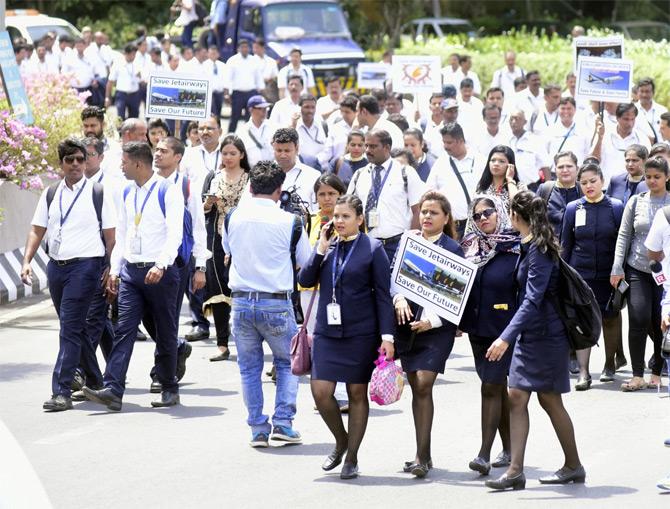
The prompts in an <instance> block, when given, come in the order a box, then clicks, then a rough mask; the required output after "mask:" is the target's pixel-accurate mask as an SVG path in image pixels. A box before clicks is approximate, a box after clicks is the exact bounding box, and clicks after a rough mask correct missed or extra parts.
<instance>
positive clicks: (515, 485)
mask: <svg viewBox="0 0 670 509" xmlns="http://www.w3.org/2000/svg"><path fill="white" fill-rule="evenodd" d="M484 484H486V486H487V487H488V488H491V489H492V490H507V489H509V488H512V489H513V490H514V491H516V490H523V489H526V476H525V475H524V473H523V472H521V473H520V474H517V475H515V476H514V477H508V476H507V474H503V475H501V476H500V477H498V479H495V480H488V481H486V482H485V483H484Z"/></svg>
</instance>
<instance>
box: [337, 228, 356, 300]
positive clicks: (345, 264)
mask: <svg viewBox="0 0 670 509" xmlns="http://www.w3.org/2000/svg"><path fill="white" fill-rule="evenodd" d="M360 238H361V234H360V233H359V234H358V237H356V239H355V240H354V242H353V244H352V245H351V249H350V250H349V253H347V256H345V257H344V261H343V262H342V265H340V266H339V268H338V266H337V255H338V254H339V251H340V242H341V241H340V240H338V241H337V243H336V244H335V253H334V254H333V274H332V279H333V302H335V287H336V286H337V283H338V282H339V281H340V279H342V274H344V268H345V267H346V266H347V263H349V258H351V255H352V253H353V252H354V250H355V249H356V245H357V244H358V240H359V239H360Z"/></svg>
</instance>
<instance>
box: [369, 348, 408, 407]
mask: <svg viewBox="0 0 670 509" xmlns="http://www.w3.org/2000/svg"><path fill="white" fill-rule="evenodd" d="M375 365H376V366H377V367H376V368H375V370H374V371H373V372H372V378H371V379H370V399H371V400H372V401H374V402H375V403H377V404H378V405H390V404H391V403H395V402H396V401H398V400H399V399H400V396H402V389H403V387H404V385H405V381H404V379H403V377H402V368H401V367H400V366H398V365H397V364H396V363H395V362H394V361H387V360H386V356H385V355H384V354H382V353H380V354H379V358H378V359H377V360H376V361H375Z"/></svg>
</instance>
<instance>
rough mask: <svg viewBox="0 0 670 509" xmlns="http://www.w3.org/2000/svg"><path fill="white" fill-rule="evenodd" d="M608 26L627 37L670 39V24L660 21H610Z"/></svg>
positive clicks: (655, 39) (654, 39) (657, 39)
mask: <svg viewBox="0 0 670 509" xmlns="http://www.w3.org/2000/svg"><path fill="white" fill-rule="evenodd" d="M610 27H611V28H612V30H614V31H615V32H621V33H622V34H623V35H624V37H626V38H627V39H642V40H645V39H651V40H652V41H657V42H658V41H662V40H666V41H670V24H668V23H662V22H660V21H621V22H619V23H612V25H611V26H610Z"/></svg>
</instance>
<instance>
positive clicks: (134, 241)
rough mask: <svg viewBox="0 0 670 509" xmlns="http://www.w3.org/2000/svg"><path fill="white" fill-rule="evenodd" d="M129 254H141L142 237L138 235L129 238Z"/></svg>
mask: <svg viewBox="0 0 670 509" xmlns="http://www.w3.org/2000/svg"><path fill="white" fill-rule="evenodd" d="M130 253H131V254H134V255H140V254H142V237H140V236H139V235H135V236H134V237H131V238H130Z"/></svg>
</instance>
